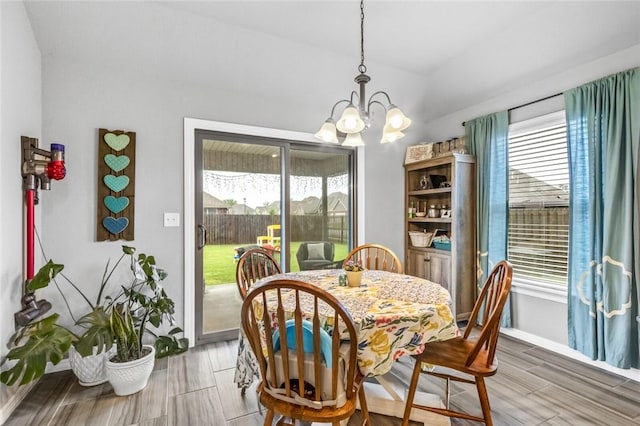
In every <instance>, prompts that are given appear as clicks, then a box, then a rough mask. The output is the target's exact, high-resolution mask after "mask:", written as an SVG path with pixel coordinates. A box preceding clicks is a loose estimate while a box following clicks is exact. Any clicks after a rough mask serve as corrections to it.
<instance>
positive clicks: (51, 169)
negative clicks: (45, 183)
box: [47, 160, 67, 180]
mask: <svg viewBox="0 0 640 426" xmlns="http://www.w3.org/2000/svg"><path fill="white" fill-rule="evenodd" d="M66 174H67V169H66V168H65V167H64V160H58V161H52V162H50V163H49V164H47V176H49V179H55V180H61V179H64V177H65V175H66Z"/></svg>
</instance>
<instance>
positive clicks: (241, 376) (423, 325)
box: [235, 269, 458, 387]
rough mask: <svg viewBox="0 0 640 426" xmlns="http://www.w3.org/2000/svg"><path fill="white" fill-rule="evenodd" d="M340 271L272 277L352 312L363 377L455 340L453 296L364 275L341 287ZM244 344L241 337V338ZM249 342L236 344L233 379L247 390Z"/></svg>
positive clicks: (411, 280) (421, 284)
mask: <svg viewBox="0 0 640 426" xmlns="http://www.w3.org/2000/svg"><path fill="white" fill-rule="evenodd" d="M343 273H344V271H343V270H340V269H326V270H318V271H302V272H290V273H286V274H278V275H273V276H271V277H268V278H265V279H263V280H260V281H258V282H257V283H255V285H254V286H257V285H261V284H263V283H265V282H269V281H271V280H274V279H282V278H286V279H294V280H300V281H305V282H308V283H311V284H314V285H317V286H318V287H321V288H323V289H325V290H327V291H328V292H329V293H331V294H333V295H334V296H335V297H336V298H337V299H338V300H339V301H340V302H341V303H342V304H343V306H344V307H345V308H346V310H347V311H349V313H350V314H351V316H352V318H353V320H354V322H355V324H356V327H357V329H358V334H359V336H358V363H359V366H360V370H361V371H362V373H363V374H365V375H368V376H377V375H382V374H385V373H387V372H388V371H389V370H390V369H391V367H392V365H393V362H394V361H395V360H396V359H398V358H399V357H401V356H403V355H407V354H419V353H421V352H422V351H423V350H424V344H425V343H426V342H431V341H438V340H447V339H451V338H453V337H455V336H456V334H457V333H458V327H457V325H456V322H455V320H454V318H453V315H452V313H451V309H450V305H451V296H450V295H449V292H448V291H447V290H446V289H444V288H443V287H441V286H440V285H439V284H436V283H432V282H431V281H427V280H424V279H421V278H417V277H412V276H409V275H402V274H396V273H392V272H385V271H364V274H363V276H362V283H361V286H360V287H343V286H340V285H339V284H338V278H339V276H340V275H341V274H343ZM241 340H242V339H241ZM246 351H251V348H250V346H249V345H248V344H247V342H240V347H239V351H238V363H237V368H236V377H235V381H236V383H238V386H240V387H247V386H249V385H250V384H251V382H252V380H253V374H254V373H255V372H256V371H255V368H254V366H249V365H247V364H248V363H250V362H251V359H252V358H253V357H252V355H253V354H247V353H245V352H246Z"/></svg>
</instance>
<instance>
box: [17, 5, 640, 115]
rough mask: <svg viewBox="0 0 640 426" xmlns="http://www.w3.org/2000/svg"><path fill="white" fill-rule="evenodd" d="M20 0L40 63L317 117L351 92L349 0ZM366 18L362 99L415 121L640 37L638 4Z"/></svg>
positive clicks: (369, 10) (381, 11) (381, 8)
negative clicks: (372, 98) (225, 94)
mask: <svg viewBox="0 0 640 426" xmlns="http://www.w3.org/2000/svg"><path fill="white" fill-rule="evenodd" d="M25 3H26V8H27V13H28V15H29V18H30V21H31V23H32V27H33V30H34V33H35V35H36V38H37V41H38V44H39V46H40V49H41V51H42V54H43V57H44V58H45V59H44V63H45V64H46V60H47V59H46V58H47V57H48V56H56V57H58V58H68V60H69V61H72V62H73V61H84V62H91V61H94V62H96V63H102V64H105V66H106V65H107V63H109V65H110V66H114V64H116V65H115V66H119V65H117V64H121V65H120V66H122V67H126V68H128V69H130V70H131V71H135V72H139V73H143V74H145V73H146V74H149V75H153V76H155V77H160V78H163V79H166V80H167V81H175V82H181V83H182V84H190V85H195V86H201V87H214V88H216V87H218V88H224V89H225V90H233V91H240V92H246V93H251V94H252V95H253V96H256V97H259V98H261V99H263V100H264V99H266V100H269V99H276V98H277V99H278V101H279V103H283V104H287V103H290V104H291V105H295V107H296V108H301V107H304V108H308V109H309V113H310V114H314V115H316V114H317V115H318V116H322V119H324V118H326V116H328V113H329V109H330V107H331V105H332V104H333V103H334V102H335V101H336V100H338V99H340V98H345V97H347V96H348V94H349V93H350V91H351V90H355V89H356V85H355V83H354V82H353V77H355V75H356V74H357V66H358V64H359V61H360V52H359V49H360V40H359V35H360V34H359V33H360V27H359V25H360V23H359V19H360V17H359V15H360V10H359V4H358V1H354V0H349V1H339V2H333V1H280V2H276V1H265V0H262V1H235V2H222V1H208V2H182V1H181V2H150V1H146V2H126V1H125V2H116V1H113V2H96V1H85V2H52V1H46V2H37V1H31V0H27V1H26V2H25ZM365 15H366V17H365V63H366V65H367V67H368V74H369V75H370V76H371V77H372V81H371V83H369V85H368V88H367V89H368V93H373V91H375V90H385V91H387V92H388V93H389V94H390V95H391V100H392V101H393V102H394V103H396V104H398V105H399V106H400V107H401V108H402V109H403V110H405V112H407V114H409V115H411V116H413V118H414V120H418V119H420V120H422V121H423V122H427V121H429V120H432V119H435V118H438V117H442V116H445V115H447V114H450V113H453V112H455V111H458V110H460V109H463V108H465V107H468V106H470V105H474V104H477V103H480V102H482V101H484V100H487V99H490V98H492V97H495V96H498V95H500V94H502V93H506V92H508V91H510V90H514V89H517V88H520V87H524V86H527V85H529V84H533V83H535V82H538V81H541V80H544V79H547V78H549V77H552V76H554V75H555V74H559V73H561V72H563V71H565V70H567V69H570V68H572V67H574V66H578V65H581V64H585V63H588V62H590V61H592V60H595V59H597V58H600V57H603V56H606V55H608V54H612V53H615V52H618V51H621V50H623V49H626V48H628V47H631V46H634V45H637V44H640V2H639V1H627V2H614V1H602V2H594V1H588V2H587V1H571V2H559V1H534V2H519V1H518V2H514V1H512V2H507V1H498V2H487V1H468V2H460V1H400V0H396V1H373V0H371V1H367V2H366V4H365ZM412 111H413V113H412ZM418 117H420V118H418Z"/></svg>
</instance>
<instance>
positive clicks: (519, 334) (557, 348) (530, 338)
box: [500, 328, 640, 382]
mask: <svg viewBox="0 0 640 426" xmlns="http://www.w3.org/2000/svg"><path fill="white" fill-rule="evenodd" d="M500 333H502V334H504V335H505V336H510V337H513V338H516V339H519V340H522V341H525V342H527V343H531V344H532V345H536V346H540V347H541V348H544V349H547V350H550V351H552V352H555V353H558V354H560V355H564V356H566V357H569V358H572V359H575V360H576V361H580V362H582V363H585V364H589V365H591V366H592V367H596V368H600V369H601V370H606V371H609V372H611V373H614V374H617V375H618V376H622V377H626V378H627V379H631V380H634V381H636V382H640V370H638V369H635V368H630V369H622V368H616V367H614V366H612V365H609V364H607V363H606V362H603V361H594V360H592V359H591V358H589V357H588V356H586V355H584V354H582V353H580V352H578V351H576V350H575V349H571V348H570V347H568V346H566V345H563V344H561V343H558V342H554V341H552V340H549V339H545V338H543V337H540V336H536V335H534V334H531V333H527V332H525V331H521V330H517V329H515V328H501V329H500Z"/></svg>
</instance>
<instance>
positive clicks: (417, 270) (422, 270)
mask: <svg viewBox="0 0 640 426" xmlns="http://www.w3.org/2000/svg"><path fill="white" fill-rule="evenodd" d="M407 274H408V275H413V276H414V277H418V278H425V279H428V278H427V271H426V254H425V253H424V252H421V251H417V250H409V259H408V265H407Z"/></svg>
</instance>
